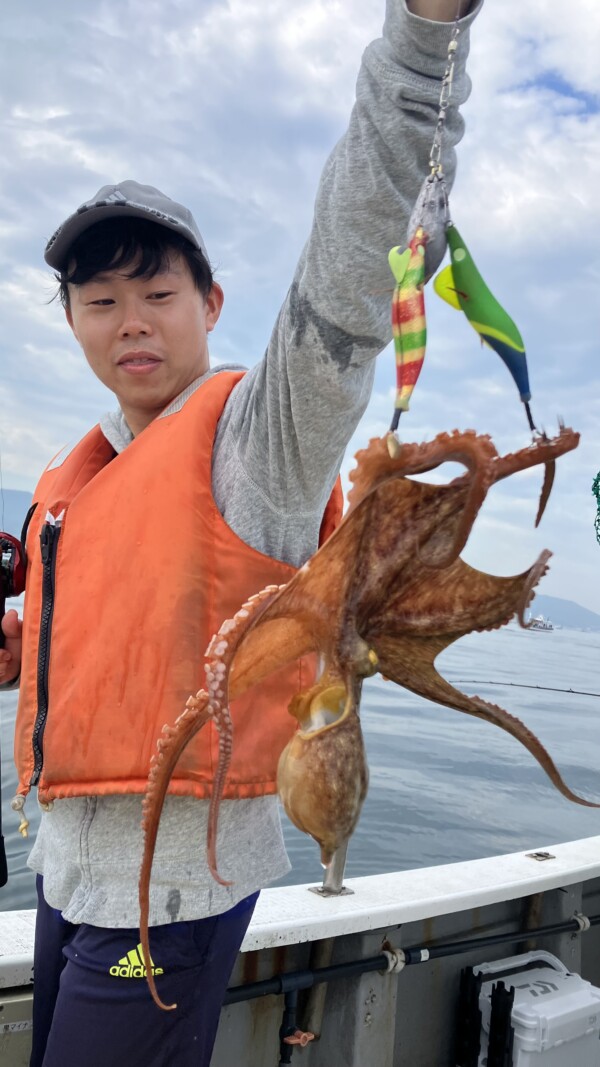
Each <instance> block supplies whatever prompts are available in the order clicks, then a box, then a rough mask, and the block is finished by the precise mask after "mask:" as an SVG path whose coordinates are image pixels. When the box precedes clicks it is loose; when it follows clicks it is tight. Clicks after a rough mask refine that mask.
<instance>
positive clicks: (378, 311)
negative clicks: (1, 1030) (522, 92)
mask: <svg viewBox="0 0 600 1067" xmlns="http://www.w3.org/2000/svg"><path fill="white" fill-rule="evenodd" d="M468 6H469V5H468V4H467V3H466V2H463V3H462V10H461V12H460V13H461V14H462V15H465V14H466V11H467V9H468ZM456 12H457V0H407V4H406V6H405V3H404V0H389V3H388V11H387V16H386V23H385V27H384V35H383V38H382V39H381V40H379V41H375V42H374V43H373V44H372V45H371V46H370V47H369V48H368V49H367V51H366V53H365V56H364V59H363V64H362V67H361V72H360V74H359V80H358V87H357V105H356V107H355V109H354V111H353V114H352V118H351V122H350V126H349V130H348V132H347V134H346V135H345V137H344V138H342V140H341V141H340V143H339V144H338V146H337V147H336V148H335V149H334V152H333V153H332V155H331V157H330V159H329V160H328V162H327V164H326V166H325V170H324V173H323V176H322V180H321V185H320V188H319V192H318V196H317V202H316V208H315V224H314V226H313V230H312V233H311V236H310V238H309V241H308V243H307V246H306V248H305V250H304V252H303V254H302V257H301V259H300V263H299V265H298V268H297V271H296V274H295V277H294V280H293V283H292V286H291V288H290V291H289V293H288V296H287V298H286V300H285V302H284V305H283V308H282V310H281V312H280V315H279V318H278V320H277V323H276V325H275V329H274V331H273V335H272V337H271V340H270V343H269V346H268V349H267V352H266V355H265V357H264V358H263V360H262V361H261V362H260V363H258V364H257V365H256V366H255V367H253V368H252V370H250V371H249V372H248V373H246V374H244V375H243V374H242V373H241V370H240V368H237V367H224V368H223V367H220V368H219V371H218V372H211V371H210V369H209V356H208V335H209V334H210V332H211V331H212V330H213V329H214V327H215V325H216V323H217V320H218V318H219V313H220V310H221V305H222V301H223V293H222V290H221V288H220V286H219V285H218V284H216V283H215V282H214V280H213V278H212V272H211V269H210V265H209V260H208V254H207V252H206V249H205V248H204V243H203V240H202V238H201V236H200V233H199V230H198V228H197V226H196V223H195V221H194V219H193V217H192V216H191V215H190V213H189V211H187V209H185V208H184V207H182V206H181V205H179V204H177V203H175V202H173V201H170V200H169V199H168V198H167V197H165V196H164V195H163V194H161V193H159V192H158V190H156V189H153V188H152V187H151V186H144V185H139V184H138V183H136V182H122V183H120V184H119V185H116V186H114V185H112V186H105V187H104V188H103V189H101V190H100V191H99V193H98V194H96V196H95V197H93V198H92V199H91V200H90V201H88V202H87V203H86V204H85V205H82V206H81V207H80V208H79V209H78V210H77V211H76V212H75V214H74V215H71V216H70V217H69V218H68V219H67V220H66V221H65V222H64V223H63V225H62V226H61V227H60V228H59V229H58V231H57V232H56V234H55V235H54V237H53V238H52V239H51V241H50V242H49V244H48V247H47V250H46V260H47V262H48V263H49V264H50V265H51V266H52V267H53V268H54V269H55V270H56V271H57V274H58V277H59V283H60V294H61V299H62V302H63V304H64V307H65V312H66V315H67V319H68V321H69V324H70V326H71V328H72V330H73V332H74V335H75V337H76V338H77V340H78V342H79V343H80V345H81V347H82V349H83V352H84V355H85V357H86V358H87V360H88V362H89V364H90V366H91V368H92V370H93V371H94V373H95V374H96V375H97V376H98V377H99V378H100V379H101V380H102V381H103V382H104V383H105V384H106V385H107V386H108V387H109V388H110V389H112V391H113V392H114V393H115V395H116V397H117V400H118V402H119V410H118V411H117V413H116V414H113V415H108V416H106V417H105V418H104V419H102V420H101V423H100V425H99V426H98V427H95V428H94V429H93V430H91V431H90V433H89V434H88V435H86V437H85V438H84V439H83V441H81V442H79V444H77V445H76V446H75V447H74V448H73V449H72V450H70V451H68V450H66V451H65V452H63V453H60V454H59V455H58V456H57V457H55V459H54V460H53V461H52V462H51V463H50V465H49V467H48V468H47V470H46V472H45V473H44V475H43V476H42V479H41V481H40V484H39V486H38V488H37V490H36V493H35V495H34V502H35V503H36V504H37V507H36V509H35V511H34V512H33V515H32V517H31V522H30V526H29V533H28V537H27V551H28V556H29V561H30V569H29V572H28V585H27V604H26V610H25V618H24V624H23V625H24V629H23V635H22V656H21V631H20V626H21V624H20V623H19V621H18V619H17V617H16V613H14V612H9V613H7V615H6V616H5V619H4V622H3V630H4V634H5V637H6V646H5V649H4V650H3V651H2V652H0V682H4V683H13V684H14V680H15V677H16V676H17V675H18V673H19V670H20V672H21V695H20V702H19V712H18V719H17V732H16V761H17V767H18V770H19V791H18V795H19V797H20V798H21V800H19V801H18V803H22V802H23V798H24V797H25V796H26V794H27V793H28V791H29V789H30V787H31V785H37V786H38V793H39V799H40V802H41V804H42V807H43V808H44V814H43V816H42V821H41V827H40V831H39V834H38V838H37V841H36V844H35V846H34V849H33V852H32V854H31V858H30V865H31V866H32V868H33V869H34V870H35V871H36V872H37V873H38V876H39V878H38V886H39V909H38V925H37V932H36V949H35V1001H34V1046H33V1054H32V1060H31V1064H32V1067H40V1065H43V1067H58V1065H59V1064H60V1067H75V1065H80V1064H86V1067H100V1065H103V1067H104V1065H105V1064H108V1063H128V1064H130V1065H135V1064H138V1063H139V1064H147V1065H154V1067H159V1065H163V1064H171V1063H176V1064H178V1065H181V1067H187V1065H188V1064H189V1065H190V1067H191V1065H192V1064H194V1065H195V1067H201V1065H208V1063H209V1061H210V1056H211V1050H212V1046H213V1043H214V1037H215V1032H216V1027H217V1023H218V1017H219V1010H220V1005H221V1002H222V998H223V995H224V991H225V989H226V985H227V981H228V977H229V974H230V971H231V968H232V966H233V963H234V960H235V957H236V954H237V951H238V948H239V945H240V944H241V941H242V938H243V935H244V932H245V930H246V927H247V925H248V922H249V921H250V917H251V914H252V910H253V907H254V903H255V900H256V896H257V893H258V891H259V890H260V888H262V887H263V886H265V885H268V884H269V883H270V882H272V881H273V880H274V879H276V878H279V877H281V876H282V875H283V874H284V873H285V872H286V870H287V869H288V861H287V857H286V855H285V850H284V847H283V842H282V837H281V829H280V825H279V816H278V809H277V802H276V797H275V796H274V792H275V783H274V773H275V766H276V762H277V756H278V754H279V751H280V750H281V748H282V747H283V744H284V743H285V739H286V736H287V735H288V733H289V729H290V726H289V725H288V719H287V717H286V715H285V703H286V700H285V693H284V691H283V690H281V691H280V690H279V689H277V690H276V689H274V688H273V687H271V688H270V689H269V688H268V687H267V686H263V687H261V689H260V692H259V693H258V694H253V695H252V699H250V698H247V699H246V701H245V703H243V704H241V705H240V706H239V707H237V709H236V711H235V714H236V750H235V757H234V762H233V764H232V767H231V772H230V774H229V777H228V783H227V789H226V800H225V801H224V803H223V805H222V807H221V816H220V829H219V841H218V856H219V868H220V871H221V873H222V874H223V875H224V876H225V878H226V879H227V880H228V881H230V883H231V884H229V885H220V884H217V883H215V882H214V881H213V879H212V878H211V876H210V873H209V872H208V870H207V867H206V863H205V859H204V855H203V850H202V847H201V845H200V844H196V843H199V842H202V841H203V840H204V838H205V828H206V814H207V803H206V800H207V797H208V796H209V795H210V787H211V775H212V770H213V766H214V764H213V752H214V743H215V742H214V738H213V737H212V735H211V733H210V731H209V730H204V731H202V732H201V733H200V734H199V735H198V737H197V738H196V739H195V742H194V744H193V745H192V746H190V747H189V749H188V750H187V751H186V754H185V756H184V758H183V759H182V761H181V764H180V766H179V767H178V769H177V772H176V776H175V778H174V780H173V784H172V795H169V797H168V800H167V803H166V806H165V810H164V814H163V818H162V823H161V831H160V833H159V839H158V846H157V852H156V859H155V866H154V876H153V881H152V894H151V909H150V922H151V926H152V930H151V953H152V966H153V970H154V973H155V977H156V980H157V984H158V989H159V993H160V994H161V996H162V997H163V999H164V1000H166V1001H167V1002H170V1001H174V1000H175V1001H177V1003H178V1009H177V1011H174V1012H171V1013H169V1014H165V1013H161V1012H159V1011H158V1010H157V1009H156V1007H155V1005H154V1004H153V1003H152V1001H151V1000H150V997H149V995H148V991H147V987H146V983H145V980H144V968H143V966H142V961H141V960H140V959H139V951H138V948H137V945H138V940H139V937H138V931H137V923H138V919H139V910H138V903H137V881H138V873H139V864H140V855H141V831H140V821H141V795H142V793H143V791H144V788H145V785H146V779H147V770H148V763H149V759H150V755H151V754H152V752H153V751H154V750H155V745H156V738H157V736H158V734H159V732H160V728H161V726H162V724H163V723H164V722H172V721H173V719H174V718H175V716H176V715H177V714H178V712H179V711H181V709H182V706H183V703H184V702H185V697H186V696H187V694H188V693H189V692H191V691H194V690H196V689H197V688H199V687H200V686H201V685H202V682H203V678H202V660H203V652H204V648H205V647H206V642H207V638H208V637H209V636H210V635H211V634H212V632H213V631H214V630H216V629H217V628H218V626H219V624H220V623H221V622H222V620H223V619H224V618H226V617H228V616H229V615H231V614H233V613H234V611H235V610H236V608H237V607H238V606H239V604H240V603H241V601H242V599H244V597H245V596H246V595H247V594H248V593H252V592H255V591H257V590H258V589H260V588H261V587H262V586H264V585H265V584H267V583H268V582H270V581H276V582H281V581H286V580H287V579H288V578H289V577H291V575H292V574H293V573H294V568H296V567H299V566H301V565H302V564H303V563H304V562H305V561H306V559H308V558H309V557H310V556H311V555H312V554H313V553H314V552H315V551H316V549H317V547H318V545H319V540H320V538H322V537H323V536H325V535H326V533H327V532H328V530H330V529H331V528H332V526H333V525H334V523H335V521H336V517H337V516H338V515H339V500H338V498H337V495H336V491H335V488H334V487H335V481H336V477H337V473H338V471H339V467H340V463H341V460H342V456H343V453H344V450H345V448H346V445H347V443H348V440H349V438H350V436H351V434H352V432H353V431H354V428H355V426H356V424H357V422H358V420H359V418H360V416H361V414H362V413H363V411H364V408H365V406H366V404H367V401H368V398H369V394H370V390H371V385H372V380H373V366H374V357H375V356H376V354H377V353H378V352H379V351H380V350H381V349H382V348H383V347H384V346H385V345H386V344H387V342H388V340H389V338H390V326H389V299H388V298H387V297H386V296H385V295H376V294H377V293H378V291H379V292H380V291H381V290H386V289H387V288H389V286H390V279H389V277H388V268H387V252H388V250H389V248H390V247H391V246H392V245H393V244H396V243H398V242H399V241H400V240H402V236H403V234H404V233H405V231H406V225H407V219H408V216H409V214H410V211H411V209H412V206H413V204H414V201H415V199H416V196H417V193H418V190H419V186H420V184H421V182H422V180H423V177H424V175H425V174H426V173H427V162H428V156H429V148H430V145H431V141H432V136H433V129H434V126H435V122H436V119H437V112H438V106H437V105H438V100H439V93H440V81H441V77H442V75H443V72H444V69H445V67H446V62H447V52H448V43H449V40H450V35H451V27H450V25H449V23H450V22H451V21H452V20H453V18H454V16H455V14H456ZM475 13H476V12H475V11H472V12H471V13H470V14H469V15H468V16H467V17H466V18H464V20H463V22H462V23H461V34H460V37H459V45H458V51H457V57H456V69H455V77H454V84H453V91H452V106H451V107H450V108H449V110H448V115H447V123H446V134H445V138H446V139H445V149H444V160H443V162H444V169H445V173H446V175H447V177H448V179H449V180H451V179H452V176H453V170H454V160H453V150H452V146H453V145H454V144H455V143H456V142H457V141H458V139H459V138H460V135H461V133H462V124H461V121H460V119H459V116H458V113H457V110H456V105H457V104H459V103H461V102H462V101H464V99H465V98H466V95H467V93H468V80H467V79H466V76H465V74H464V63H465V60H466V54H467V49H468V33H467V32H466V31H467V29H468V25H469V22H470V21H471V20H472V18H473V17H474V14H475ZM284 689H285V687H284Z"/></svg>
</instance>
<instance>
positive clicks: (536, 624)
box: [529, 615, 554, 631]
mask: <svg viewBox="0 0 600 1067" xmlns="http://www.w3.org/2000/svg"><path fill="white" fill-rule="evenodd" d="M529 629H530V630H546V631H548V630H553V629H554V626H553V625H552V623H551V622H550V619H545V618H544V616H543V615H536V616H535V618H533V619H530V621H529Z"/></svg>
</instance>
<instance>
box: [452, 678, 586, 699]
mask: <svg viewBox="0 0 600 1067" xmlns="http://www.w3.org/2000/svg"><path fill="white" fill-rule="evenodd" d="M455 681H456V682H458V683H459V684H461V685H462V684H463V683H464V684H465V685H513V686H516V688H517V689H543V690H544V691H545V692H547V693H572V694H573V696H578V697H600V693H588V692H586V691H585V690H584V689H556V688H555V687H554V686H552V685H526V684H525V683H524V682H492V681H489V682H485V681H484V680H483V679H482V678H456V679H455Z"/></svg>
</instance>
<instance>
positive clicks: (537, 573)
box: [517, 548, 552, 630]
mask: <svg viewBox="0 0 600 1067" xmlns="http://www.w3.org/2000/svg"><path fill="white" fill-rule="evenodd" d="M551 558H552V553H551V552H549V551H548V549H547V548H545V549H544V551H543V552H542V553H541V555H540V557H539V558H538V559H537V560H536V562H535V563H534V565H533V567H532V568H531V570H530V571H529V577H528V580H527V583H526V585H525V587H524V589H523V595H522V598H521V602H520V604H519V607H518V609H517V617H518V619H519V625H520V626H522V627H523V629H524V630H528V629H529V627H530V626H531V623H530V622H525V611H526V609H527V608H528V607H529V605H530V603H531V601H532V600H533V597H534V594H535V587H536V585H537V584H538V582H539V581H540V579H541V578H543V577H544V575H545V574H546V572H547V570H548V560H549V559H551Z"/></svg>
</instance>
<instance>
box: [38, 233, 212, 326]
mask: <svg viewBox="0 0 600 1067" xmlns="http://www.w3.org/2000/svg"><path fill="white" fill-rule="evenodd" d="M175 256H181V258H182V259H184V260H185V262H186V263H187V265H188V267H189V269H190V273H191V275H192V278H193V279H194V284H195V286H196V288H197V289H198V291H199V292H200V293H201V294H202V296H203V297H204V298H206V297H207V296H208V294H209V293H210V291H211V289H212V286H213V273H212V269H211V266H210V264H209V262H208V260H207V259H206V257H205V256H204V255H203V254H202V252H201V251H200V249H198V248H194V246H193V245H192V244H191V243H190V242H189V241H188V240H187V238H185V237H182V236H181V235H180V234H178V233H175V232H174V231H173V230H170V229H168V228H167V227H166V226H160V225H157V223H155V222H149V221H148V220H147V219H139V218H136V217H134V216H128V217H126V218H123V219H118V218H117V219H107V220H106V222H96V223H95V224H94V225H93V226H90V227H89V229H87V230H84V232H83V233H82V234H81V235H80V236H79V237H78V238H77V239H76V240H75V241H73V244H72V245H71V247H70V249H69V259H68V262H67V264H66V266H65V267H63V269H62V270H61V271H60V273H58V274H56V275H55V277H56V280H57V282H58V291H57V293H56V296H57V297H58V298H59V300H60V302H61V304H62V305H63V307H64V308H68V307H69V304H70V300H69V284H71V285H85V283H86V282H89V281H91V279H92V278H94V277H95V276H96V275H97V274H102V273H104V272H105V271H109V270H118V271H123V273H124V274H125V275H126V276H127V277H128V278H148V279H149V278H153V277H154V276H155V274H158V273H159V272H160V271H163V270H168V269H169V266H170V263H171V260H172V259H173V258H174V257H175ZM128 267H129V268H131V269H130V270H127V269H126V268H128Z"/></svg>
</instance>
